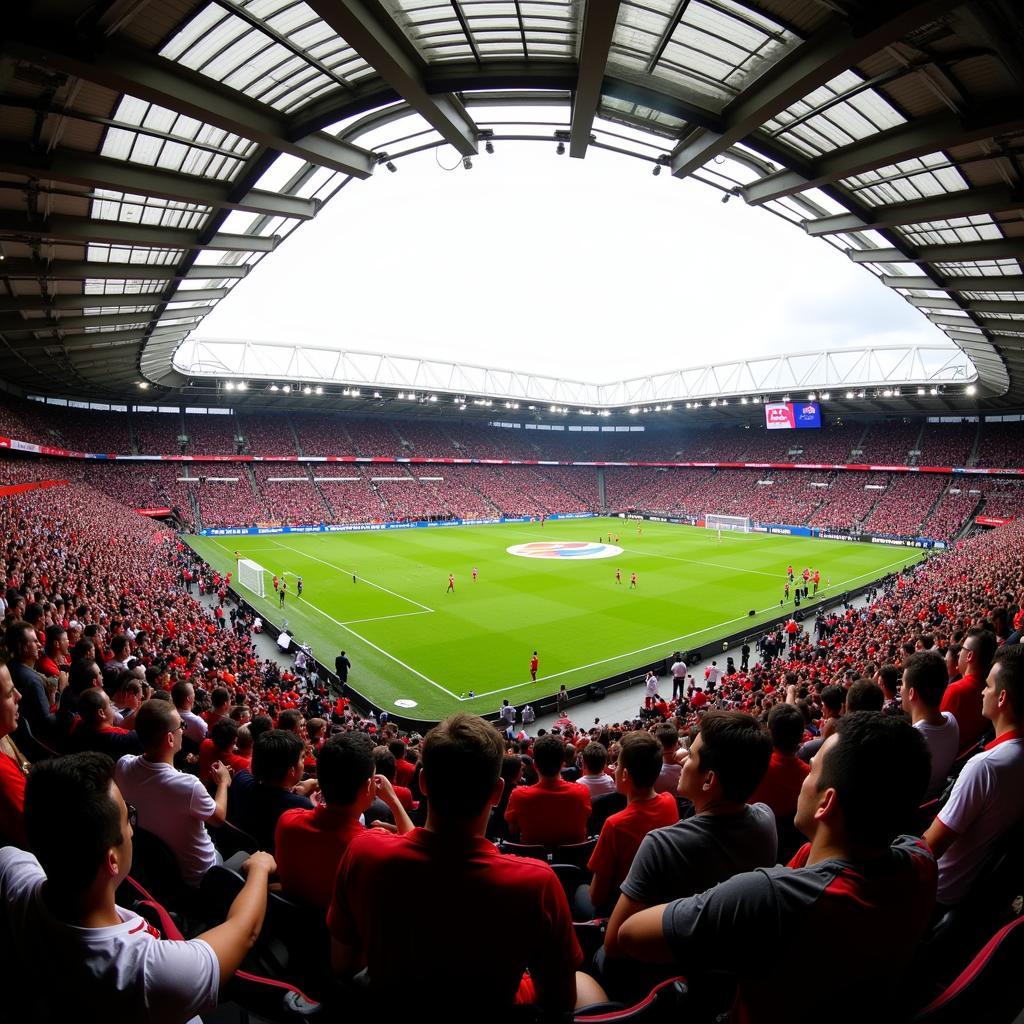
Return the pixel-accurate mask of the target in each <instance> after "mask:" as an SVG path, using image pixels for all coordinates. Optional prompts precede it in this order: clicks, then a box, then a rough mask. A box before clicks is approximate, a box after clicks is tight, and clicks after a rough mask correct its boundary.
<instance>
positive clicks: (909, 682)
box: [903, 651, 949, 708]
mask: <svg viewBox="0 0 1024 1024" xmlns="http://www.w3.org/2000/svg"><path fill="white" fill-rule="evenodd" d="M903 685H904V686H906V687H907V688H908V689H913V691H914V693H916V694H917V696H918V697H920V698H921V700H922V702H923V703H924V704H926V705H927V706H928V707H930V708H937V707H938V706H939V705H940V704H941V703H942V696H943V694H944V693H945V692H946V687H947V686H948V685H949V673H948V672H947V671H946V662H945V660H944V659H943V657H942V655H941V654H936V653H935V652H934V651H918V652H917V653H916V654H912V655H911V656H910V657H909V658H907V661H906V664H905V665H904V666H903Z"/></svg>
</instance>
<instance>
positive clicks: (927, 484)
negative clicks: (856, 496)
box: [864, 473, 948, 537]
mask: <svg viewBox="0 0 1024 1024" xmlns="http://www.w3.org/2000/svg"><path fill="white" fill-rule="evenodd" d="M947 483H948V480H947V478H946V477H943V476H940V475H938V474H931V473H928V474H924V473H922V474H917V473H902V474H899V473H898V474H896V475H895V476H894V478H893V482H892V483H891V484H890V485H889V489H888V490H887V491H886V492H885V494H884V496H883V497H882V498H881V500H880V501H879V502H878V504H877V505H875V507H874V509H873V510H872V512H871V515H869V516H868V518H867V519H866V520H865V522H864V529H865V530H867V531H869V532H870V533H889V534H895V535H898V536H901V537H917V536H919V535H920V533H921V525H922V524H923V523H924V521H925V519H926V518H927V516H928V514H929V512H930V511H931V509H932V507H933V506H934V505H935V504H936V502H937V501H938V500H939V495H940V494H941V493H942V489H943V488H944V487H945V486H946V484H947Z"/></svg>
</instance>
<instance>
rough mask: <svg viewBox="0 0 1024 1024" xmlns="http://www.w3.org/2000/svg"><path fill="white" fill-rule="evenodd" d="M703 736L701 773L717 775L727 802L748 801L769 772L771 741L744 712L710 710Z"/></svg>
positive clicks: (701, 724) (701, 732)
mask: <svg viewBox="0 0 1024 1024" xmlns="http://www.w3.org/2000/svg"><path fill="white" fill-rule="evenodd" d="M700 735H701V737H702V738H703V742H702V744H701V749H700V755H699V756H700V770H701V771H702V772H709V771H713V772H714V773H715V776H716V777H717V778H718V781H719V783H720V784H721V786H722V795H723V796H724V797H725V798H726V799H727V800H734V801H745V800H746V799H747V798H748V797H749V796H750V794H751V793H753V792H754V790H755V789H757V786H758V783H760V781H761V779H763V778H764V773H765V772H766V771H767V770H768V762H769V761H770V760H771V756H772V741H771V740H770V739H769V738H768V736H767V734H766V733H765V732H764V730H763V729H762V728H761V726H760V724H759V723H758V721H757V719H755V718H753V717H751V716H750V715H748V714H746V713H745V712H743V711H709V712H708V713H707V714H706V715H705V716H704V717H703V718H702V719H701V722H700Z"/></svg>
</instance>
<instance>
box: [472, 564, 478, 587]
mask: <svg viewBox="0 0 1024 1024" xmlns="http://www.w3.org/2000/svg"><path fill="white" fill-rule="evenodd" d="M478 571H479V570H478V569H477V567H476V566H475V565H474V566H473V582H474V583H476V577H477V573H478Z"/></svg>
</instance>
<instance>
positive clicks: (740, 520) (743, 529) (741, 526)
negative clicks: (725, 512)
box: [704, 513, 750, 533]
mask: <svg viewBox="0 0 1024 1024" xmlns="http://www.w3.org/2000/svg"><path fill="white" fill-rule="evenodd" d="M704 526H705V528H706V529H708V530H733V531H734V532H735V533H750V516H720V515H715V514H713V513H708V514H706V515H705V516H704Z"/></svg>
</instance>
